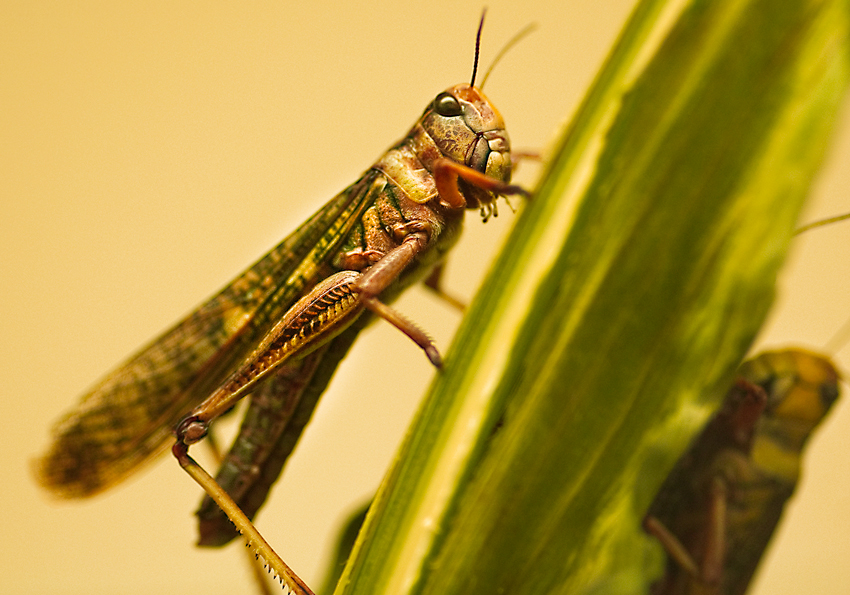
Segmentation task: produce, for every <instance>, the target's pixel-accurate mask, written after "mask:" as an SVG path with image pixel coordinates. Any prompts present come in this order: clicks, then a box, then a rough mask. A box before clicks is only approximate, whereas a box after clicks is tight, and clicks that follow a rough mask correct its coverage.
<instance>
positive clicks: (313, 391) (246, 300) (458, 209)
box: [37, 16, 527, 592]
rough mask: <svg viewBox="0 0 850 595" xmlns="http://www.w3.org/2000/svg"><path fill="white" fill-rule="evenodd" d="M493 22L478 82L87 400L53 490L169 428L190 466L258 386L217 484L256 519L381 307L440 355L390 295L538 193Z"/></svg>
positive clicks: (61, 439)
mask: <svg viewBox="0 0 850 595" xmlns="http://www.w3.org/2000/svg"><path fill="white" fill-rule="evenodd" d="M482 25H483V16H482V19H481V23H480V25H479V29H478V35H477V37H476V50H475V61H474V67H473V74H472V80H471V82H470V83H469V84H459V85H455V86H453V87H450V88H449V89H447V90H445V91H443V92H441V93H439V94H438V95H437V96H436V97H435V98H434V99H433V100H432V101H431V102H430V103H429V104H428V106H427V107H426V109H425V111H424V113H423V114H422V116H421V117H420V118H419V120H417V122H416V123H415V124H414V125H413V127H412V128H411V130H410V132H409V133H408V134H407V135H406V136H405V137H404V138H402V139H401V140H400V141H399V142H397V143H396V144H395V145H393V146H392V147H391V148H390V149H389V150H388V151H387V152H386V153H385V154H384V155H383V156H381V157H380V158H379V159H378V160H377V161H376V162H375V163H374V164H373V165H372V166H371V167H370V168H369V169H368V170H366V172H365V173H364V174H363V175H362V176H361V177H360V179H358V180H357V181H356V182H354V183H353V184H351V185H350V186H349V187H348V188H346V189H345V190H343V191H342V192H340V193H339V194H338V195H337V196H335V197H334V198H333V199H331V200H330V201H329V202H328V203H327V204H325V206H323V207H322V208H321V209H319V211H318V212H317V213H315V214H314V215H313V216H312V217H310V218H309V219H308V220H307V221H306V222H305V223H303V224H302V225H301V226H300V227H298V229H297V230H296V231H295V232H293V233H292V234H290V235H289V236H288V237H286V238H285V239H284V240H283V241H282V242H281V243H280V244H278V245H277V246H276V247H275V248H273V249H272V250H271V251H270V252H269V253H268V254H266V255H265V256H263V257H262V258H261V259H260V260H258V261H257V262H256V263H254V265H253V266H251V267H250V268H249V269H248V270H247V271H245V272H244V273H242V274H241V275H240V276H238V277H237V278H236V279H234V280H233V281H232V282H231V283H229V284H228V285H227V286H226V287H224V288H223V289H222V290H221V291H220V292H219V293H218V294H216V295H214V296H213V297H212V298H210V299H209V300H207V301H206V302H204V303H203V304H201V305H200V306H199V307H198V309H197V310H195V311H194V312H192V313H191V314H189V315H188V316H187V317H186V318H185V319H183V320H182V321H180V322H178V323H177V324H176V325H175V326H173V327H172V328H170V329H169V330H167V331H166V332H165V333H164V334H162V335H161V336H160V337H158V338H157V339H155V340H154V341H153V342H151V343H150V344H148V345H147V346H145V347H144V348H143V349H142V350H141V351H139V352H138V353H136V354H135V355H133V356H132V357H130V358H129V359H128V360H127V361H125V362H124V363H123V364H121V365H120V366H118V367H117V368H116V369H115V370H113V371H112V372H111V373H110V374H108V375H107V376H106V377H105V378H104V379H102V380H101V381H100V382H99V383H98V384H96V385H95V386H94V387H93V388H92V389H91V390H90V391H89V392H87V393H86V394H84V395H83V396H82V397H81V399H80V401H79V402H78V403H77V405H76V406H75V407H74V409H72V410H71V411H70V412H69V413H68V414H67V415H66V416H65V417H64V418H62V419H61V420H60V421H59V422H58V423H57V424H56V426H55V427H54V429H53V437H54V440H53V444H52V446H51V448H50V450H49V452H48V453H47V454H46V455H45V456H44V457H43V458H42V459H40V461H39V462H38V468H37V473H38V478H39V481H40V482H41V484H42V485H43V486H44V487H46V488H47V489H49V490H51V491H53V492H54V493H56V494H57V495H59V496H63V497H68V498H80V497H86V496H90V495H93V494H95V493H98V492H100V491H102V490H105V489H107V488H108V487H110V486H112V485H114V484H116V483H118V482H119V481H121V480H122V479H124V478H125V477H127V476H128V475H130V474H131V473H133V472H135V471H136V470H137V469H138V468H139V467H140V466H141V465H142V464H143V463H145V462H147V461H148V460H150V459H151V458H153V457H154V456H155V455H157V454H158V453H160V452H162V451H164V450H165V448H166V447H167V446H168V444H167V443H168V441H169V439H170V438H171V436H172V433H176V436H177V443H176V444H175V446H174V448H173V452H174V453H175V455H177V457H178V459H180V460H181V464H184V462H185V461H186V460H187V458H188V455H187V454H186V450H187V449H188V446H189V445H190V444H193V443H195V442H198V441H199V440H201V439H202V438H203V437H204V436H205V435H206V434H207V432H208V430H209V425H210V423H211V422H213V421H214V420H215V419H216V418H218V417H219V416H221V415H222V414H224V413H226V412H227V411H228V410H229V409H231V408H232V407H233V405H234V404H235V403H236V402H237V401H238V400H239V399H241V398H242V397H244V396H246V395H248V394H250V395H251V402H250V406H249V407H248V410H247V412H246V417H245V420H244V422H243V425H242V428H241V430H240V434H239V436H238V437H237V439H236V441H235V443H234V445H233V447H232V449H231V451H230V453H229V454H228V455H227V456H226V457H225V459H224V462H223V464H222V466H221V470H220V473H219V483H220V484H221V485H222V486H223V487H224V489H225V490H226V491H227V492H228V493H229V495H230V496H231V497H232V498H233V499H234V500H236V502H237V504H238V506H240V507H241V508H242V509H244V511H245V512H246V513H247V516H248V517H253V515H254V514H255V513H256V511H257V510H258V509H259V507H260V506H261V505H262V503H263V501H264V500H265V498H266V495H267V493H268V490H269V488H270V486H271V484H272V483H273V482H274V481H275V479H276V478H277V476H278V475H279V473H280V471H281V469H282V466H283V463H284V462H285V460H286V458H287V457H288V455H289V453H290V452H291V451H292V448H293V447H294V444H295V442H296V441H297V439H298V437H299V435H300V434H301V431H302V430H303V428H304V426H305V425H306V423H307V421H309V418H310V415H311V413H312V411H313V409H314V407H315V405H316V401H317V399H318V397H319V396H320V395H321V393H322V391H323V390H324V388H325V386H326V385H327V383H328V382H329V380H330V378H331V376H332V374H333V372H334V370H335V369H336V367H337V365H338V364H339V362H340V361H341V359H342V358H343V357H344V355H345V354H346V352H347V350H348V348H349V347H350V346H351V344H352V342H353V341H354V339H355V338H356V336H357V334H358V333H359V331H360V330H361V329H362V328H363V327H364V326H365V325H366V324H367V322H368V321H369V319H370V318H372V317H373V316H374V315H377V316H379V317H381V318H384V319H386V320H387V321H389V322H390V323H392V324H393V325H395V326H396V327H398V328H399V329H400V330H402V331H403V332H404V333H405V334H407V335H408V336H410V337H411V339H413V340H414V342H415V343H416V344H418V345H419V346H420V347H421V348H422V349H423V350H424V351H425V353H426V355H427V356H428V358H429V360H430V361H431V362H432V363H433V364H434V365H435V366H437V367H439V366H440V362H441V360H440V355H439V352H438V351H437V349H436V347H435V346H434V345H433V343H432V342H431V340H430V339H429V338H428V337H427V335H426V334H425V333H424V332H423V331H421V330H420V329H418V328H417V327H416V326H415V325H413V324H412V323H410V322H409V321H407V319H405V318H404V317H403V316H402V315H401V314H399V313H398V312H396V311H395V310H393V309H392V308H390V307H389V306H388V305H386V303H385V302H386V301H388V300H391V299H392V298H393V297H394V296H396V295H397V294H398V293H399V292H401V291H402V290H403V289H404V288H406V287H407V286H409V285H411V284H412V283H413V282H415V281H417V280H419V279H422V278H424V277H425V276H426V275H427V274H428V272H429V271H431V270H433V269H434V267H436V266H437V265H438V264H439V263H440V262H441V261H442V259H443V257H444V255H445V253H446V252H447V251H448V250H449V249H450V248H451V246H452V245H453V244H454V242H455V241H456V239H457V237H458V234H459V232H460V230H461V224H462V221H463V212H464V210H465V209H478V210H480V211H481V213H482V216H483V218H484V219H485V220H486V219H487V218H488V217H489V216H490V215H491V214H494V213H495V201H496V199H497V197H498V196H506V195H511V194H527V193H526V192H525V191H524V190H523V189H521V188H519V187H518V186H512V185H510V183H509V182H510V177H511V169H512V163H511V152H510V142H509V139H508V134H507V132H506V130H505V125H504V122H503V120H502V117H501V115H500V114H499V112H498V111H497V110H496V108H495V107H494V106H493V104H492V103H491V102H490V101H489V100H488V99H487V98H486V97H485V96H484V94H483V93H482V91H481V89H480V88H478V87H476V86H475V75H476V71H477V64H478V48H479V44H480V35H481V26H482ZM503 52H504V50H503ZM503 52H502V53H503ZM500 55H501V54H500ZM491 69H492V66H491ZM485 78H486V77H485ZM482 86H483V83H482ZM187 411H188V412H189V413H188V414H187ZM175 426H176V430H175V429H174V428H175ZM188 460H191V459H188ZM184 467H185V465H184ZM199 516H200V519H201V524H200V534H201V538H200V544H201V545H221V544H223V543H226V542H227V541H229V540H230V539H231V538H232V537H233V536H234V535H235V532H234V530H233V527H232V526H231V525H230V524H229V522H228V521H227V519H226V517H225V516H224V515H223V514H222V513H221V511H220V510H218V508H217V507H216V506H215V505H214V504H212V503H211V502H210V501H206V502H205V503H204V504H202V507H201V509H200V511H199ZM297 582H299V581H297V577H296V583H297ZM288 586H289V587H290V588H292V589H296V590H306V586H304V585H303V584H296V585H295V586H293V585H288ZM302 587H303V589H302ZM308 591H309V590H306V591H305V592H308Z"/></svg>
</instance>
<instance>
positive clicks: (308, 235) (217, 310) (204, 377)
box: [37, 170, 386, 498]
mask: <svg viewBox="0 0 850 595" xmlns="http://www.w3.org/2000/svg"><path fill="white" fill-rule="evenodd" d="M385 185H386V179H385V177H384V176H383V175H382V174H380V173H379V172H377V171H375V170H369V171H368V172H366V174H364V176H363V177H362V178H360V179H359V180H358V181H357V182H355V183H354V184H352V185H351V186H350V187H348V188H347V189H346V190H344V191H343V192H341V193H340V194H339V195H337V196H336V197H335V198H333V199H332V200H331V201H330V202H328V203H327V204H326V205H325V206H324V207H322V208H321V209H320V210H319V211H318V212H317V213H316V214H315V215H313V216H312V217H311V218H310V219H308V220H307V221H306V222H305V223H304V224H303V225H301V226H300V227H299V228H298V229H297V230H296V231H295V232H293V233H292V234H291V235H289V236H288V237H287V238H286V239H284V240H283V241H282V242H281V243H280V244H279V245H278V246H276V247H275V248H273V249H272V250H271V251H270V252H269V253H268V254H266V255H265V256H263V257H262V258H261V259H260V260H259V261H257V262H256V263H255V264H254V265H253V266H252V267H251V268H249V269H248V270H247V271H245V272H244V273H243V274H242V275H240V276H239V277H237V278H236V279H234V280H233V282H231V283H230V284H229V285H227V286H226V287H225V288H224V289H223V290H222V291H220V292H219V293H218V294H216V295H215V296H213V297H212V298H210V299H209V300H208V301H206V302H205V303H204V304H202V305H201V306H200V307H199V308H198V309H197V310H195V311H194V312H192V313H191V314H189V315H188V316H187V317H186V318H185V319H183V320H182V321H180V322H178V323H177V324H176V325H175V326H174V327H172V328H171V329H169V330H168V331H166V332H165V333H164V334H163V335H162V336H160V337H159V338H157V339H155V340H154V341H153V342H152V343H150V344H149V345H147V346H146V347H144V348H143V349H142V350H141V351H139V352H138V353H136V354H135V355H133V356H132V357H131V358H129V359H128V360H127V361H126V362H124V363H123V364H122V365H120V366H118V368H117V369H115V370H113V371H112V372H111V373H110V374H108V375H107V376H106V377H105V378H104V379H103V380H101V381H100V382H99V383H98V384H97V385H95V386H94V387H93V388H92V389H91V390H90V391H89V392H87V393H86V394H84V395H83V396H82V397H81V398H80V401H79V403H77V405H76V407H75V408H74V409H72V410H71V411H70V412H69V413H68V414H67V415H66V416H65V417H63V418H62V419H61V420H60V421H59V422H58V423H57V424H56V426H55V427H54V428H53V444H52V445H51V448H50V451H49V452H48V453H47V454H46V455H45V456H44V457H43V458H42V459H41V460H40V461H38V468H37V474H38V476H39V480H40V482H41V483H42V485H44V486H45V487H46V488H48V489H50V490H51V491H53V492H55V493H56V494H57V495H59V496H62V497H66V498H80V497H86V496H90V495H93V494H95V493H97V492H99V491H101V490H104V489H106V488H107V487H109V486H111V485H113V484H115V483H117V482H119V481H121V480H122V479H124V478H125V477H126V476H127V475H129V474H130V473H132V472H133V471H134V470H135V469H136V468H137V467H138V466H139V465H141V464H142V463H144V462H145V461H147V460H148V459H150V458H151V457H152V456H153V455H155V454H157V453H158V452H160V451H162V450H163V447H164V446H165V445H166V442H167V440H168V438H169V437H170V436H171V430H172V427H173V426H174V425H175V424H176V423H177V422H178V421H179V420H180V418H181V417H182V416H183V415H184V414H185V413H186V412H187V411H189V410H190V409H192V408H193V407H194V406H195V405H197V404H198V403H200V402H201V401H202V400H203V399H204V398H205V397H207V396H208V395H209V393H210V392H212V391H213V390H214V389H215V388H216V387H217V386H218V385H219V384H220V383H221V382H222V381H223V380H224V379H225V378H226V377H227V375H228V374H229V373H230V372H231V371H232V369H233V368H234V367H235V366H236V365H238V364H239V362H240V361H241V360H242V359H243V358H245V357H246V356H247V355H248V354H249V353H250V351H251V349H252V347H253V346H254V345H255V344H256V343H257V342H258V341H259V340H260V339H261V338H262V337H263V336H264V335H265V334H266V333H267V332H268V331H269V329H270V328H271V327H272V325H274V323H275V322H276V321H277V320H278V319H279V318H281V317H282V316H283V314H284V313H285V312H286V310H287V309H288V308H289V307H290V306H291V305H292V304H293V303H294V302H295V301H296V300H297V299H298V298H299V297H300V296H301V295H302V294H303V293H304V292H305V291H309V289H310V287H312V285H313V284H315V283H316V282H317V280H319V279H321V278H322V277H323V276H325V275H327V274H328V273H329V272H330V265H329V261H330V260H331V258H332V257H333V255H334V254H335V253H336V252H337V251H338V249H339V247H340V245H341V243H342V242H343V241H344V240H345V237H346V236H347V235H348V233H349V232H350V231H351V229H352V227H353V226H354V225H355V224H357V222H358V221H359V220H360V217H361V216H362V214H363V212H364V211H365V210H366V209H367V208H368V207H369V206H370V205H371V204H372V202H373V200H374V198H375V197H376V196H377V195H378V194H380V192H381V190H383V188H384V186H385Z"/></svg>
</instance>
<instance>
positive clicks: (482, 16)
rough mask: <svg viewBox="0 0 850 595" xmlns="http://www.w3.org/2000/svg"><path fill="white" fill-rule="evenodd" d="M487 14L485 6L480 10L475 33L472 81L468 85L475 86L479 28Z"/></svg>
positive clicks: (479, 39)
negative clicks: (479, 18)
mask: <svg viewBox="0 0 850 595" xmlns="http://www.w3.org/2000/svg"><path fill="white" fill-rule="evenodd" d="M486 16H487V8H486V7H485V8H484V10H482V11H481V20H480V21H478V33H476V34H475V59H474V60H473V61H472V81H471V82H470V83H469V86H470V87H474V86H475V75H476V74H478V52H479V51H480V50H481V30H482V29H483V28H484V17H486Z"/></svg>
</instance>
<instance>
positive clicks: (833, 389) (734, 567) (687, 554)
mask: <svg viewBox="0 0 850 595" xmlns="http://www.w3.org/2000/svg"><path fill="white" fill-rule="evenodd" d="M738 375H739V378H738V380H737V381H736V383H735V385H734V386H733V387H732V389H731V390H730V391H729V392H728V393H727V395H726V398H725V400H724V402H723V404H722V406H721V408H720V410H719V411H718V412H717V413H716V414H715V415H714V417H713V418H711V420H710V421H709V422H708V424H707V425H706V427H705V428H704V429H703V431H702V433H701V434H700V435H699V436H698V437H697V438H696V440H694V442H693V443H692V444H691V446H690V448H689V449H688V450H687V451H686V452H685V454H684V455H683V456H682V457H681V458H680V459H679V461H678V462H677V463H676V466H675V467H674V468H673V471H672V472H671V473H670V475H669V476H668V477H667V479H666V480H665V482H664V484H663V485H662V487H661V489H660V491H659V492H658V495H657V496H656V497H655V500H654V501H653V503H652V506H651V507H650V509H649V513H648V514H647V517H646V519H645V520H644V527H645V528H646V530H647V531H648V532H649V533H651V534H653V535H655V536H656V537H657V538H658V539H659V540H660V541H661V543H662V545H663V546H664V548H665V549H666V551H667V553H668V559H667V569H666V572H665V574H664V576H663V577H662V578H661V579H660V580H659V581H658V582H657V583H655V584H654V585H653V587H652V593H653V594H655V595H679V594H686V593H689V594H693V593H701V594H709V593H710V594H714V595H721V594H722V595H740V594H743V593H745V592H746V590H747V587H748V585H749V583H750V580H751V579H752V577H753V574H754V572H755V570H756V567H757V566H758V563H759V560H760V559H761V556H762V553H763V552H764V550H765V548H766V547H767V544H768V541H769V540H770V537H771V535H772V534H773V531H774V529H775V528H776V525H777V523H778V522H779V518H780V516H781V515H782V510H783V508H784V506H785V503H786V502H787V501H788V499H789V498H790V497H791V495H792V494H793V492H794V488H795V486H796V484H797V480H798V478H799V475H800V461H801V457H802V454H803V452H802V451H803V447H804V446H805V444H806V441H807V440H808V438H809V436H810V435H811V433H812V431H813V430H814V429H815V427H817V425H818V424H819V423H820V422H821V420H822V419H823V418H824V416H825V415H826V414H827V412H828V411H829V409H830V407H831V406H832V404H833V403H834V402H835V400H836V399H837V398H838V380H839V375H838V373H837V372H836V369H835V366H834V365H833V364H832V363H831V362H830V361H829V360H828V359H826V358H825V357H823V356H820V355H817V354H815V353H810V352H808V351H803V350H798V349H789V350H785V351H776V352H768V353H763V354H761V355H759V356H758V357H756V358H754V359H751V360H748V361H746V362H744V364H742V365H741V367H740V368H739V370H738Z"/></svg>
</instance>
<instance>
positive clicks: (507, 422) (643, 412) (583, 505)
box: [337, 0, 850, 595]
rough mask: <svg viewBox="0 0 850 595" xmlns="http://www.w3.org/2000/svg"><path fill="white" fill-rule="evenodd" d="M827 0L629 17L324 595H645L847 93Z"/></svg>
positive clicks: (839, 14)
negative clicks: (698, 441)
mask: <svg viewBox="0 0 850 595" xmlns="http://www.w3.org/2000/svg"><path fill="white" fill-rule="evenodd" d="M848 13H850V6H848V3H847V1H846V0H844V1H838V0H832V1H814V0H810V1H787V2H781V3H777V2H771V1H769V0H750V1H743V0H742V1H737V2H733V1H731V0H730V1H725V2H722V1H702V2H674V1H669V2H662V1H660V0H659V1H646V2H642V3H641V4H640V5H639V6H638V7H637V9H636V10H635V12H634V14H633V15H632V18H631V20H630V22H629V23H628V25H627V26H626V29H625V30H624V32H623V33H622V35H621V37H620V40H619V42H618V45H617V46H616V47H615V48H614V50H613V52H612V54H611V56H610V58H609V60H608V61H607V63H606V65H605V66H604V68H603V71H602V72H601V73H600V75H599V77H598V78H597V80H596V82H595V83H594V86H593V88H592V89H591V90H590V91H589V93H588V96H587V98H586V99H585V102H584V104H583V105H582V107H581V109H580V111H579V113H578V114H577V116H576V118H575V120H574V121H573V123H572V124H571V125H570V127H568V128H567V129H566V130H565V131H564V133H563V135H562V136H561V138H560V139H559V141H558V142H557V144H556V147H555V150H554V152H553V154H552V156H551V157H550V158H549V160H550V161H549V166H548V169H547V172H546V173H545V175H544V177H543V179H542V181H541V183H540V185H539V187H538V188H537V190H536V192H535V193H534V198H533V199H532V200H531V202H530V204H529V205H528V206H527V208H526V209H525V210H524V212H523V213H522V215H521V217H520V218H519V220H518V222H517V225H516V228H515V229H514V230H513V232H512V235H511V237H510V238H509V240H508V241H507V243H506V246H505V249H504V250H503V251H502V254H501V255H500V257H499V258H498V260H497V262H496V263H495V265H494V268H493V270H492V272H491V274H490V275H489V277H488V279H487V281H486V282H485V284H484V286H483V287H482V289H481V291H480V293H479V295H478V297H477V298H476V301H475V303H474V304H473V307H472V308H471V310H470V313H469V315H468V316H467V318H466V319H465V320H464V323H463V325H462V328H461V330H460V331H459V333H458V336H457V338H456V340H455V343H454V345H453V347H452V349H451V351H450V353H449V356H448V358H447V365H446V369H445V371H444V373H442V374H440V375H439V377H438V379H437V380H436V381H435V383H434V385H433V386H432V388H431V391H430V394H429V396H428V397H427V399H426V401H425V402H424V404H423V406H422V409H421V410H420V412H419V413H418V415H417V418H416V420H415V422H414V426H413V427H412V429H411V430H410V433H409V435H408V437H407V439H406V441H405V443H404V445H403V447H402V449H401V452H400V453H399V456H398V458H397V460H396V461H395V463H394V465H393V468H392V470H391V471H390V473H389V475H388V476H387V478H386V479H385V481H384V483H383V485H382V487H381V489H380V491H379V493H378V496H377V497H376V501H375V505H374V506H373V508H372V510H371V511H370V513H369V516H368V517H367V521H366V525H365V527H364V530H363V532H362V533H361V536H360V538H359V539H358V542H357V545H356V546H355V550H354V555H353V556H352V559H351V560H350V561H349V566H348V567H347V569H346V571H345V573H344V574H343V578H342V580H341V582H340V584H339V585H338V587H337V591H338V592H339V593H345V594H349V593H357V594H360V593H364V594H365V593H368V594H369V595H377V594H381V593H387V594H392V595H400V594H403V593H428V594H439V595H451V594H452V593H463V594H464V595H469V594H471V593H487V594H491V593H499V592H507V593H511V595H518V594H522V593H534V594H538V593H554V592H563V593H576V592H582V591H588V592H593V591H599V592H605V593H610V592H634V593H639V592H646V585H647V584H648V582H649V581H651V580H652V578H653V572H655V571H657V570H658V569H659V552H658V551H657V549H656V548H655V547H654V546H653V545H652V544H651V542H650V540H648V539H647V538H645V537H644V536H643V534H642V533H641V532H640V521H641V518H642V516H643V514H644V511H645V510H646V508H647V507H648V505H649V503H650V501H651V499H652V497H653V495H654V493H655V491H656V490H657V488H658V486H659V485H660V483H661V482H662V481H663V479H664V477H665V475H666V473H667V472H668V470H669V469H670V467H671V466H672V465H673V463H674V462H675V460H676V458H677V457H678V456H679V454H680V453H681V451H682V450H683V449H684V448H685V446H686V445H687V443H688V441H689V439H690V437H691V436H692V435H693V434H694V433H695V432H696V431H697V430H698V428H699V427H700V426H701V425H702V423H704V421H705V420H706V418H707V416H708V415H709V414H710V413H711V411H712V408H713V407H715V406H716V405H717V403H718V402H719V400H720V398H721V396H722V394H723V393H724V392H725V388H726V387H727V386H728V385H729V383H730V380H731V377H732V373H733V371H734V369H735V367H736V365H737V364H738V363H739V362H740V361H741V359H742V357H743V356H744V354H745V353H746V351H747V349H748V347H749V345H750V344H751V342H752V340H753V338H754V336H755V334H756V333H757V331H758V330H759V327H760V325H761V323H762V321H763V320H764V317H765V315H766V313H767V311H768V308H769V307H770V304H771V302H772V300H773V295H774V284H775V280H776V275H777V272H778V271H779V268H780V266H781V264H782V261H783V259H784V257H785V252H786V249H787V246H788V244H789V241H790V238H791V233H792V230H793V227H794V224H795V222H796V220H797V216H798V214H799V211H800V208H801V205H802V202H803V199H804V198H805V196H806V193H807V191H808V187H809V184H810V182H811V180H812V177H813V175H814V173H815V172H816V171H817V168H818V166H819V164H820V161H821V158H822V156H823V153H824V150H825V147H826V145H827V142H828V139H829V134H830V131H831V128H832V124H833V120H834V117H835V113H836V108H837V106H838V104H839V102H840V100H841V97H842V95H843V93H844V90H845V87H846V84H847V79H848V70H849V69H848V66H850V60H848V30H850V25H848V23H850V16H848Z"/></svg>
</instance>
